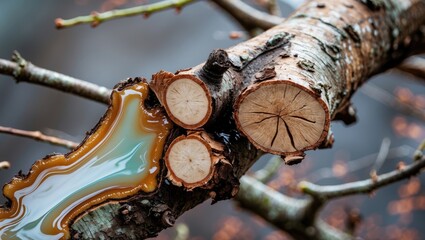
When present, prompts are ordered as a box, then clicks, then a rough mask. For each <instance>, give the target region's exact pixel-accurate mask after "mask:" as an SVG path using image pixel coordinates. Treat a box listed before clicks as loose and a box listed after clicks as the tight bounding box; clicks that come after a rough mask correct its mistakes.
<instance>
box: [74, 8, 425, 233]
mask: <svg viewBox="0 0 425 240" xmlns="http://www.w3.org/2000/svg"><path fill="white" fill-rule="evenodd" d="M319 6H320V7H319ZM424 23H425V2H424V1H422V0H403V1H401V0H400V1H396V0H388V1H384V0H375V1H369V0H368V1H357V0H334V1H332V2H326V3H323V2H320V5H319V2H317V1H312V2H310V3H308V4H306V5H304V6H303V7H301V8H300V9H298V10H297V11H296V12H295V13H294V14H293V15H292V16H291V17H290V18H289V19H288V20H287V21H285V22H284V23H282V24H281V25H279V26H277V27H275V28H273V29H271V30H269V31H267V32H265V33H263V34H262V35H260V36H258V37H256V38H254V39H251V40H249V41H247V42H244V43H241V44H239V45H237V46H235V47H233V48H230V49H228V50H226V51H225V52H226V53H227V58H226V57H224V58H221V57H220V58H219V59H218V60H217V61H216V60H214V59H209V61H208V62H210V63H211V62H212V65H210V66H208V67H206V68H204V67H203V66H204V65H203V64H201V65H199V66H197V67H195V68H193V69H189V70H185V71H180V72H177V73H176V74H175V76H174V75H173V74H170V73H162V74H160V75H156V76H154V81H153V84H151V87H152V88H153V89H154V91H155V92H156V94H157V96H158V98H159V99H160V101H161V103H163V104H164V95H165V91H164V89H167V86H168V85H169V83H170V82H172V81H175V79H178V78H180V77H181V76H184V77H185V78H187V76H190V78H189V79H191V78H193V79H195V81H196V82H197V84H200V85H202V86H203V89H205V93H206V96H208V97H210V99H211V101H210V105H209V106H210V107H211V110H210V111H209V112H210V116H209V117H208V118H206V120H202V121H201V124H198V125H196V124H195V125H194V126H185V125H184V124H179V122H178V121H176V123H177V124H179V125H181V126H183V127H186V128H188V129H194V128H199V127H202V126H204V128H205V130H206V131H207V132H209V133H210V134H212V136H213V138H214V140H215V141H218V142H220V143H221V144H223V146H224V152H223V155H224V156H225V158H226V160H227V161H228V162H229V163H230V164H222V163H218V164H217V165H216V168H215V170H214V174H213V177H212V179H211V180H210V181H209V183H208V186H205V187H203V188H195V189H193V190H192V191H187V190H185V189H184V188H183V187H178V186H175V185H173V184H171V183H170V182H169V181H168V180H167V178H166V174H167V170H166V168H165V167H164V164H163V165H162V174H160V179H159V180H160V183H161V184H160V186H159V188H158V190H157V191H155V192H153V193H151V194H149V195H146V194H139V195H137V196H134V197H132V198H130V199H126V200H123V201H121V202H114V203H108V204H106V205H102V206H99V207H97V208H96V209H93V210H92V211H90V212H89V213H87V214H85V215H83V216H81V217H80V218H79V219H77V220H76V221H75V222H74V223H73V225H72V230H73V233H72V236H73V238H75V239H93V238H95V239H110V238H114V239H140V238H146V237H152V236H155V235H156V234H157V233H158V232H159V231H161V230H162V229H164V228H167V227H169V226H171V225H172V224H173V222H174V220H175V219H176V218H177V217H178V216H180V215H181V214H182V213H184V212H185V211H187V210H189V209H191V208H193V207H195V206H196V205H198V204H199V203H201V202H203V201H205V200H206V199H208V198H210V197H212V198H213V202H215V201H218V200H222V199H227V198H230V197H232V196H234V194H235V189H237V186H238V178H240V177H241V176H242V175H243V174H244V173H245V172H246V171H247V170H248V169H249V167H250V166H251V165H252V164H253V163H254V162H255V160H256V159H257V158H258V156H259V155H260V154H262V151H261V150H256V149H255V148H253V147H252V145H251V144H250V142H249V141H248V140H247V139H246V138H244V137H242V136H240V134H239V132H238V131H236V130H235V128H236V126H235V123H234V122H233V120H232V110H233V109H232V108H231V106H233V104H234V103H235V101H236V98H237V97H238V96H239V95H240V93H241V92H242V91H246V92H248V91H250V89H255V88H258V86H257V85H259V84H263V83H265V82H270V81H274V82H279V81H286V82H290V84H292V85H294V86H295V85H296V86H299V87H300V89H302V90H303V91H305V92H307V94H309V95H311V96H314V97H315V99H317V101H319V102H320V105H321V106H322V107H323V111H324V113H326V114H327V115H326V118H325V119H326V120H325V121H324V125H323V130H322V134H321V135H320V139H318V140H317V143H315V144H313V145H311V146H309V147H306V148H303V149H300V150H302V151H303V150H306V149H311V148H316V147H319V145H320V144H322V142H331V139H332V138H327V136H329V121H330V120H331V119H341V118H342V120H345V121H346V122H350V121H352V111H351V110H347V109H349V106H350V97H351V96H352V94H353V93H354V92H355V90H356V89H357V88H358V87H359V86H360V85H361V84H362V83H363V82H364V81H365V80H367V79H368V78H370V77H371V76H372V75H374V74H376V73H379V72H382V71H384V70H386V69H388V68H389V67H391V66H393V65H395V64H397V63H398V62H399V61H400V60H401V59H402V58H404V57H406V56H407V55H408V54H409V52H410V50H411V47H413V46H414V45H415V43H418V42H419V35H418V34H417V33H416V32H417V30H418V28H419V26H420V25H421V24H424ZM218 52H219V53H220V54H219V56H225V55H226V54H223V51H222V50H219V51H218ZM213 57H214V55H213ZM223 59H224V60H225V61H224V64H221V63H222V61H221V60H223ZM210 60H212V61H210ZM216 62H219V64H214V63H216ZM227 63H230V68H229V69H227V70H226V71H224V72H223V71H222V70H223V69H224V68H226V67H227ZM222 66H224V67H222ZM221 72H223V73H221ZM220 76H222V77H221V81H220ZM198 80H199V81H198ZM200 81H202V82H201V83H199V82H200ZM247 88H248V89H247ZM161 89H162V90H161ZM246 92H245V93H246ZM164 105H165V107H166V108H167V105H166V104H164ZM239 105H240V103H238V104H236V107H237V106H239ZM167 112H168V113H170V111H169V109H167ZM207 112H208V111H207ZM236 116H237V112H236ZM171 118H172V119H173V120H174V118H173V117H172V116H171ZM218 120H220V121H218ZM183 133H185V132H184V130H182V129H179V128H176V129H175V132H174V134H172V136H171V137H170V139H169V142H171V141H172V140H173V139H175V138H176V137H177V136H179V135H182V134H183ZM327 139H328V140H327ZM325 140H326V141H325ZM263 149H266V148H264V147H263ZM266 150H267V149H266ZM279 153H280V152H279ZM289 160H291V159H289ZM295 160H299V158H298V155H297V156H296V157H295ZM311 221H314V216H312V220H311Z"/></svg>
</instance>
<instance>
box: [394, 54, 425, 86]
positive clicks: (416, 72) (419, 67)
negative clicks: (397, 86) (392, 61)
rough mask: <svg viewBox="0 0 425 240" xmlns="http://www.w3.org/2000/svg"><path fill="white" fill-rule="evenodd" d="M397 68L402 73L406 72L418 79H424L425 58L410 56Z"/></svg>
mask: <svg viewBox="0 0 425 240" xmlns="http://www.w3.org/2000/svg"><path fill="white" fill-rule="evenodd" d="M396 69H397V70H399V71H402V72H404V73H408V74H410V75H413V76H414V77H416V78H418V79H419V80H422V81H425V59H424V58H421V57H410V58H408V59H406V60H405V61H404V62H402V63H401V64H400V65H399V66H398V67H397V68H396Z"/></svg>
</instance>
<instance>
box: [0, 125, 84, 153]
mask: <svg viewBox="0 0 425 240" xmlns="http://www.w3.org/2000/svg"><path fill="white" fill-rule="evenodd" d="M0 133H6V134H10V135H15V136H20V137H26V138H32V139H34V140H37V141H42V142H47V143H50V144H53V145H57V146H61V147H66V148H69V149H71V150H72V149H74V148H76V147H77V146H78V143H75V142H72V141H68V140H64V139H61V138H57V137H52V136H47V135H44V134H42V133H41V132H40V131H25V130H20V129H16V128H10V127H2V126H0Z"/></svg>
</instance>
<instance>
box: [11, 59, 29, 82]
mask: <svg viewBox="0 0 425 240" xmlns="http://www.w3.org/2000/svg"><path fill="white" fill-rule="evenodd" d="M12 61H13V62H15V63H17V64H18V66H19V68H16V69H15V70H14V71H13V76H14V77H15V79H16V81H17V82H19V78H20V77H21V76H22V70H23V69H24V68H25V67H26V66H27V64H28V62H27V60H25V59H24V58H23V57H22V56H21V54H20V53H19V52H18V51H13V54H12Z"/></svg>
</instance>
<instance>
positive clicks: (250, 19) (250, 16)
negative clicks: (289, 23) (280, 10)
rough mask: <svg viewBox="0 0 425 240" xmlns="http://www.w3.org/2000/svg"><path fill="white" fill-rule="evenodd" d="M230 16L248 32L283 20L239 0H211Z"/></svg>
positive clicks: (267, 27) (274, 24)
mask: <svg viewBox="0 0 425 240" xmlns="http://www.w3.org/2000/svg"><path fill="white" fill-rule="evenodd" d="M211 1H213V2H214V3H215V4H217V5H218V6H219V7H220V8H221V9H223V10H224V11H225V12H227V13H228V14H229V15H230V16H232V17H233V18H234V19H235V20H236V21H237V22H239V24H240V25H241V26H242V27H243V28H245V29H246V30H247V31H248V32H252V31H253V30H255V29H257V28H259V29H262V30H266V29H269V28H271V27H273V26H276V25H277V24H279V23H281V22H282V21H283V18H280V17H277V16H273V15H271V14H268V13H265V12H261V11H259V10H257V9H255V8H253V7H251V6H249V5H248V4H246V3H244V2H242V1H240V0H211Z"/></svg>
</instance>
